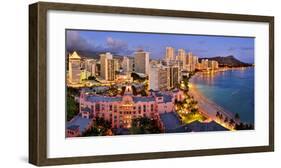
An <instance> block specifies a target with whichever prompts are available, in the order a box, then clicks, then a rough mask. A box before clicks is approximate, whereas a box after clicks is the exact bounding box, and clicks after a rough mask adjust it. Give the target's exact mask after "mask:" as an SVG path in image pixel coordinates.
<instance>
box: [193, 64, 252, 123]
mask: <svg viewBox="0 0 281 168" xmlns="http://www.w3.org/2000/svg"><path fill="white" fill-rule="evenodd" d="M190 82H191V83H193V84H195V85H196V87H197V89H198V90H199V91H200V92H201V93H202V94H204V95H205V97H207V98H208V99H210V100H211V101H213V102H215V103H216V104H218V105H219V106H221V107H223V108H224V109H226V110H228V111H230V112H232V113H233V114H235V113H238V114H239V116H240V120H241V121H242V122H247V123H251V124H254V118H255V110H254V102H255V100H254V97H255V96H254V88H255V87H254V67H249V68H239V69H231V70H226V71H221V72H210V73H201V72H199V73H197V74H196V75H195V76H193V77H192V78H191V80H190Z"/></svg>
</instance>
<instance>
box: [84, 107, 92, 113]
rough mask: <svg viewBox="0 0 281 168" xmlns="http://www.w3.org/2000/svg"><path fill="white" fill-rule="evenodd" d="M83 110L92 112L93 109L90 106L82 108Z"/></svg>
mask: <svg viewBox="0 0 281 168" xmlns="http://www.w3.org/2000/svg"><path fill="white" fill-rule="evenodd" d="M81 111H85V112H91V111H92V110H91V109H90V108H89V107H85V108H81Z"/></svg>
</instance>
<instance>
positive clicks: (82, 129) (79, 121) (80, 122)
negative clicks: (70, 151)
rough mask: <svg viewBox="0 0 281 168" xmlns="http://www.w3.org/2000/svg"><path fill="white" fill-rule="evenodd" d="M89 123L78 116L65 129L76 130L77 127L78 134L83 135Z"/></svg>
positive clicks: (89, 121) (88, 120)
mask: <svg viewBox="0 0 281 168" xmlns="http://www.w3.org/2000/svg"><path fill="white" fill-rule="evenodd" d="M90 123H91V119H88V118H83V117H81V116H80V115H77V116H75V117H74V118H73V119H72V120H71V121H69V122H68V123H67V129H74V128H76V129H77V127H79V132H80V133H84V132H85V131H86V128H87V126H88V125H89V124H90Z"/></svg>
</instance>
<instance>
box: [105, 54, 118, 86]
mask: <svg viewBox="0 0 281 168" xmlns="http://www.w3.org/2000/svg"><path fill="white" fill-rule="evenodd" d="M116 62H117V60H115V59H108V60H107V63H108V70H107V73H108V74H107V79H106V80H108V81H114V80H115V79H116V71H115V69H116Z"/></svg>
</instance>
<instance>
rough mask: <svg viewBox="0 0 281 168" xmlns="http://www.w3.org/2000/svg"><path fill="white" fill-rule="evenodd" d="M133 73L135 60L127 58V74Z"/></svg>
mask: <svg viewBox="0 0 281 168" xmlns="http://www.w3.org/2000/svg"><path fill="white" fill-rule="evenodd" d="M133 71H135V59H134V58H129V72H133Z"/></svg>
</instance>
